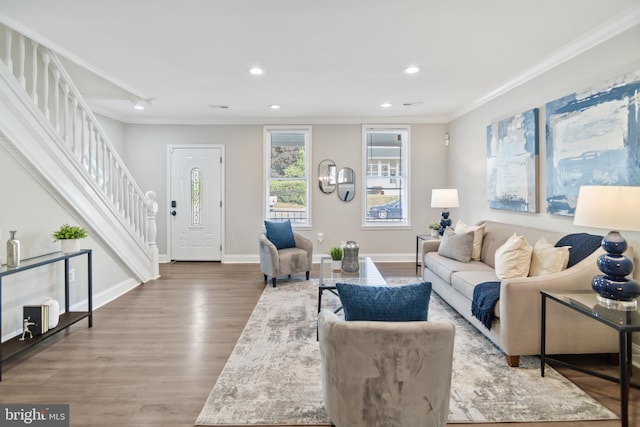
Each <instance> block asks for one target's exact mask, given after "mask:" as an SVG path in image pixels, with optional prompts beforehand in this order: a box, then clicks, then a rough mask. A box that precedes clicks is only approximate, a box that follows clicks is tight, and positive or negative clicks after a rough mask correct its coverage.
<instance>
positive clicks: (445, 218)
mask: <svg viewBox="0 0 640 427" xmlns="http://www.w3.org/2000/svg"><path fill="white" fill-rule="evenodd" d="M440 215H441V216H442V218H440V229H439V230H438V234H439V235H440V236H442V235H443V234H444V229H445V228H447V227H451V218H449V211H448V210H446V209H443V210H442V212H440Z"/></svg>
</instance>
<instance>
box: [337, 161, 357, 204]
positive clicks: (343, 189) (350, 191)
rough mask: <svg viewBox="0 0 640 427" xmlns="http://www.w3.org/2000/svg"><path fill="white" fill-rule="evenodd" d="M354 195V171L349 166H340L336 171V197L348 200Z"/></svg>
mask: <svg viewBox="0 0 640 427" xmlns="http://www.w3.org/2000/svg"><path fill="white" fill-rule="evenodd" d="M355 195H356V173H355V172H354V170H353V169H351V168H342V169H340V171H339V172H338V197H339V198H340V200H342V201H343V202H350V201H351V200H353V198H354V197H355Z"/></svg>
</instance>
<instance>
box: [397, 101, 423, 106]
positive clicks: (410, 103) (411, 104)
mask: <svg viewBox="0 0 640 427" xmlns="http://www.w3.org/2000/svg"><path fill="white" fill-rule="evenodd" d="M422 104H423V102H422V101H413V102H403V103H402V106H403V107H415V106H416V105H422Z"/></svg>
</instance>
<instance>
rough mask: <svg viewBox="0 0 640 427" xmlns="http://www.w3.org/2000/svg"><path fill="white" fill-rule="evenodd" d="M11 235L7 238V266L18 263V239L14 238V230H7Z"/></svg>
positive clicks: (14, 266)
mask: <svg viewBox="0 0 640 427" xmlns="http://www.w3.org/2000/svg"><path fill="white" fill-rule="evenodd" d="M9 233H11V237H10V238H9V240H7V268H16V267H18V266H19V265H20V240H18V239H16V233H17V231H16V230H12V231H9Z"/></svg>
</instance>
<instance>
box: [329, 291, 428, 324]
mask: <svg viewBox="0 0 640 427" xmlns="http://www.w3.org/2000/svg"><path fill="white" fill-rule="evenodd" d="M336 288H337V289H338V294H339V295H340V301H341V302H342V308H343V309H344V318H345V320H372V321H381V322H413V321H420V320H427V317H428V315H429V300H430V299H431V282H422V283H417V284H413V285H404V286H367V285H354V284H349V283H336Z"/></svg>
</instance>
